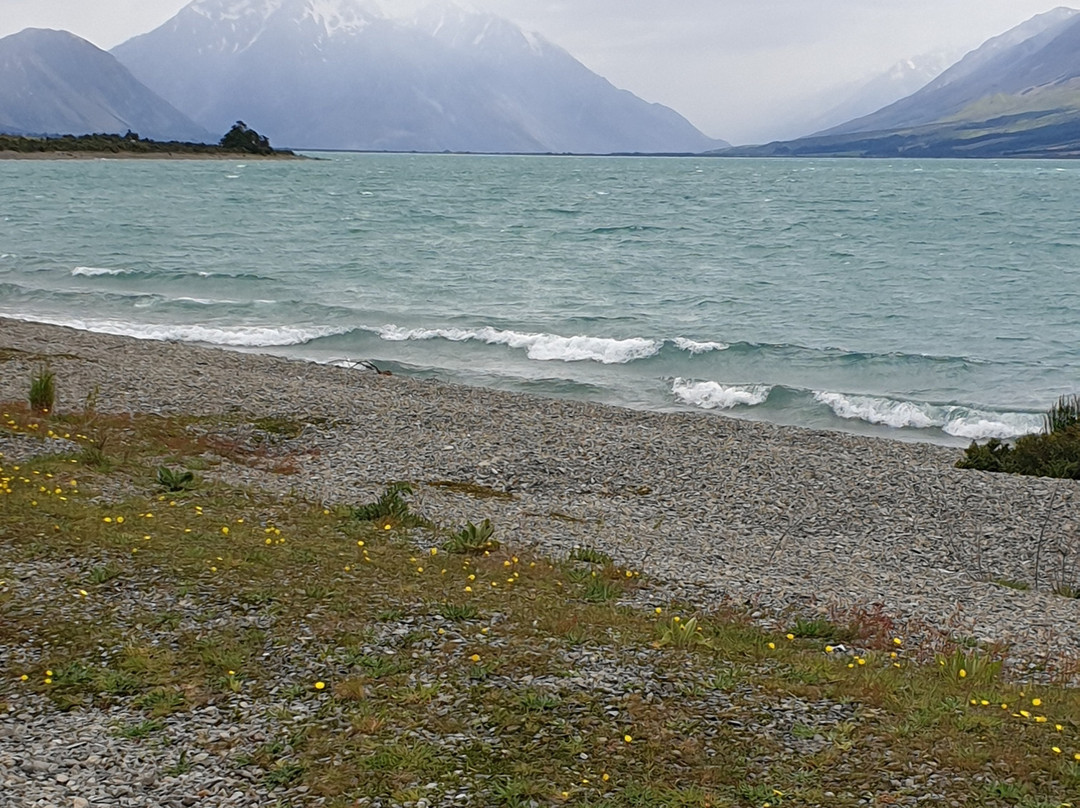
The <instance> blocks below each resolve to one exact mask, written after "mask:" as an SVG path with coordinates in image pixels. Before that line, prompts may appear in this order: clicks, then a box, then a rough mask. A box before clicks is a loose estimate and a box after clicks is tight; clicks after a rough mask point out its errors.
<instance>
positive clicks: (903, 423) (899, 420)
mask: <svg viewBox="0 0 1080 808" xmlns="http://www.w3.org/2000/svg"><path fill="white" fill-rule="evenodd" d="M814 400H815V401H819V402H821V403H822V404H825V405H827V406H828V407H829V408H830V409H832V411H833V412H834V413H836V414H837V415H838V416H839V417H841V418H847V419H858V420H860V421H866V422H868V423H871V424H884V425H885V426H891V427H894V428H896V429H903V428H904V427H914V428H916V429H926V428H928V427H932V426H940V425H941V424H940V423H936V422H935V419H934V418H933V417H932V415H931V414H930V413H929V412H928V410H929V409H931V405H928V404H916V403H914V402H912V401H896V400H893V399H890V398H876V397H874V396H849V395H845V394H843V393H828V392H815V393H814Z"/></svg>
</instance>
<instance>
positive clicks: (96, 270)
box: [71, 267, 131, 277]
mask: <svg viewBox="0 0 1080 808" xmlns="http://www.w3.org/2000/svg"><path fill="white" fill-rule="evenodd" d="M71 274H72V275H85V276H87V277H94V276H96V275H130V274H131V270H130V269H106V268H105V267H75V269H73V270H71Z"/></svg>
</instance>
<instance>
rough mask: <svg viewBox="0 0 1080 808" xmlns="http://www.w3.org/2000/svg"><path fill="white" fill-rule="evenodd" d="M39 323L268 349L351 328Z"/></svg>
mask: <svg viewBox="0 0 1080 808" xmlns="http://www.w3.org/2000/svg"><path fill="white" fill-rule="evenodd" d="M33 319H34V320H35V321H36V322H42V323H49V324H51V325H62V326H67V327H69V328H77V329H80V330H82V331H93V332H96V333H98V334H112V335H114V336H119V337H135V338H137V339H151V340H160V341H168V340H176V341H179V342H203V343H206V344H209V345H223V346H226V347H230V348H269V347H272V346H286V345H303V344H304V343H306V342H311V340H314V339H319V338H320V337H330V336H334V335H335V334H344V333H348V332H349V331H350V330H352V329H349V328H336V327H333V326H317V325H280V326H210V325H189V324H179V323H175V324H174V323H168V324H166V323H161V324H149V323H146V324H140V323H122V322H117V321H115V320H76V319H64V318H56V317H52V318H51V317H38V316H35V317H34V318H33Z"/></svg>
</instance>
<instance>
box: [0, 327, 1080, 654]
mask: <svg viewBox="0 0 1080 808" xmlns="http://www.w3.org/2000/svg"><path fill="white" fill-rule="evenodd" d="M41 358H47V359H48V360H49V361H50V364H51V366H52V368H53V370H54V371H55V373H56V376H57V384H58V398H59V401H58V406H59V407H60V408H61V409H63V408H78V407H81V406H82V403H83V401H84V400H85V399H86V397H87V396H88V395H89V394H90V393H91V391H94V390H96V391H97V406H98V408H99V409H101V410H107V411H139V412H155V413H184V412H189V413H196V414H198V413H230V412H235V413H243V414H245V415H247V416H251V417H265V416H290V417H292V418H294V419H296V420H298V421H301V422H303V423H306V424H307V426H306V427H305V428H304V430H303V432H302V434H300V435H299V436H297V437H295V438H293V439H290V440H283V441H282V442H281V443H280V444H279V445H278V446H277V447H276V450H277V451H278V452H279V453H281V454H282V455H283V456H285V455H288V456H289V457H290V458H291V461H290V462H291V463H293V464H295V465H296V469H295V470H296V471H297V472H298V473H291V474H279V473H273V472H272V471H270V470H268V469H267V470H260V469H258V468H251V467H248V466H239V465H226V464H223V465H222V466H220V467H219V472H220V473H223V474H226V475H228V476H229V477H231V478H232V479H233V480H234V481H237V482H241V483H247V484H252V485H258V486H263V487H267V488H271V489H277V490H282V491H289V490H295V491H297V492H299V493H301V494H303V495H305V496H307V497H311V498H314V499H317V500H320V501H324V502H327V503H356V502H360V501H367V500H368V499H370V498H371V497H372V496H373V495H374V494H377V493H378V492H379V491H381V490H382V488H383V486H384V485H385V484H386V483H387V482H390V481H396V480H409V481H412V482H414V483H418V484H420V492H419V507H421V509H422V510H424V511H425V512H427V513H430V514H432V515H433V516H434V517H435V518H436V519H438V520H439V521H444V522H460V521H463V520H465V519H471V520H473V521H478V520H479V519H483V518H490V519H491V520H492V522H493V523H495V524H496V525H497V526H498V528H499V533H500V536H502V537H503V539H504V540H505V541H507V542H509V543H511V544H512V545H515V546H520V547H531V548H535V549H536V550H538V551H539V552H541V553H544V554H550V555H553V556H558V557H563V556H565V554H566V553H567V552H568V551H569V550H570V549H572V548H573V547H574V546H577V545H590V546H593V547H596V548H598V549H601V550H603V551H604V552H607V553H609V554H611V555H612V556H614V557H615V559H616V560H617V561H619V562H620V563H624V564H629V565H633V566H635V567H637V568H639V569H642V570H643V571H645V572H647V573H648V574H650V575H651V576H653V577H654V578H656V579H657V580H658V583H659V585H661V586H664V587H667V588H669V589H670V591H671V593H672V595H673V596H676V597H679V598H682V599H686V600H687V601H689V602H691V603H695V604H700V605H701V606H703V607H706V608H707V607H708V606H709V605H710V604H715V603H718V602H720V601H724V600H726V601H727V602H728V603H732V602H733V603H736V604H747V605H749V606H750V607H751V608H752V609H753V610H755V611H756V612H759V613H760V616H761V619H763V620H764V621H766V622H767V621H768V620H769V619H771V618H773V617H775V616H779V615H783V614H785V613H787V612H790V611H791V610H797V611H799V612H802V613H807V614H818V613H826V612H828V611H829V610H833V611H834V613H835V612H837V611H839V612H843V611H845V610H850V609H856V610H857V609H860V608H865V607H872V608H877V607H880V608H881V609H882V610H883V611H884V612H885V613H886V614H888V615H889V616H891V617H893V618H894V619H895V620H897V621H899V622H901V623H909V622H910V623H912V624H916V625H923V626H931V627H939V628H940V629H942V630H945V631H948V632H951V633H953V634H954V635H956V636H960V637H970V638H974V639H976V640H979V641H984V642H991V643H1004V644H1007V645H1008V646H1009V648H1010V653H1011V654H1012V656H1013V661H1014V662H1015V663H1016V664H1017V665H1018V666H1021V667H1027V666H1029V665H1041V664H1042V663H1043V662H1049V664H1050V665H1051V666H1052V667H1056V666H1057V663H1060V662H1061V661H1062V660H1064V659H1067V658H1072V657H1076V656H1077V655H1078V654H1080V600H1077V599H1069V598H1065V597H1061V596H1059V595H1055V594H1054V593H1053V592H1052V591H1051V590H1052V589H1053V588H1054V587H1055V586H1058V585H1059V584H1061V583H1065V584H1068V585H1072V586H1078V585H1080V580H1077V576H1078V575H1080V533H1078V526H1077V519H1078V517H1080V484H1077V483H1075V482H1071V481H1054V480H1048V479H1041V478H1039V479H1036V478H1021V477H1010V476H1005V475H993V474H988V473H982V472H972V471H961V470H957V469H955V468H953V464H954V463H955V461H956V459H957V457H958V456H959V455H958V452H957V451H956V450H952V449H944V448H941V447H938V446H933V445H929V444H911V443H901V442H893V441H888V440H881V439H876V438H865V437H861V436H855V435H848V434H843V433H834V432H818V431H810V430H804V429H798V428H792V427H778V426H773V425H769V424H763V423H754V422H748V421H742V420H737V419H732V418H724V417H718V416H716V415H711V414H702V415H698V414H693V413H687V414H679V413H664V414H660V413H649V412H638V411H632V410H626V409H620V408H615V407H609V406H603V405H596V404H588V403H581V402H574V401H560V400H549V399H544V398H537V397H531V396H526V395H520V394H512V393H505V392H500V391H493V390H487V389H481V388H471V387H463V386H457V385H449V384H443V383H439V382H435V381H420V380H415V379H410V378H405V377H400V376H383V375H379V374H376V373H374V372H371V371H365V370H359V369H345V368H338V367H330V366H323V365H318V364H313V363H305V362H297V361H290V360H285V359H281V358H277V357H271V356H266V355H255V354H247V353H239V352H233V351H225V350H216V349H208V348H201V347H196V346H192V345H185V344H176V343H165V342H152V341H144V340H135V339H129V338H125V337H114V336H107V335H100V334H92V333H88V332H83V331H76V330H72V329H67V328H61V327H56V326H49V325H41V324H33V323H26V322H20V321H13V320H4V319H0V359H2V360H3V368H4V372H3V374H0V398H2V399H5V400H11V399H22V398H24V397H25V394H26V387H27V383H28V382H27V380H28V378H29V375H30V373H31V371H32V369H33V367H34V366H35V364H36V363H37V362H38V361H39V360H40V359H41ZM238 437H241V438H243V435H239V436H238ZM3 450H4V449H3V447H0V451H3ZM7 453H8V454H9V455H10V453H11V449H10V448H9V450H8V451H7ZM446 482H452V483H464V484H474V485H479V486H484V487H488V488H492V489H495V490H497V491H502V492H506V493H508V494H511V495H512V497H510V498H484V499H477V498H475V497H471V496H467V495H465V494H463V493H460V492H459V491H455V490H454V488H452V487H450V488H447V487H440V486H436V485H432V484H433V483H446ZM1055 489H1056V495H1055V493H1054V492H1055ZM1040 542H1041V544H1042V549H1041V552H1039V545H1040ZM1037 557H1038V560H1039V567H1040V568H1039V570H1038V580H1037V581H1036V560H1037ZM995 581H1005V582H1014V583H1020V584H1027V585H1028V586H1029V587H1030V589H1029V590H1027V591H1023V590H1020V589H1017V588H1014V587H1013V586H1007V585H1002V584H1000V583H995ZM1021 663H1023V664H1022V665H1021Z"/></svg>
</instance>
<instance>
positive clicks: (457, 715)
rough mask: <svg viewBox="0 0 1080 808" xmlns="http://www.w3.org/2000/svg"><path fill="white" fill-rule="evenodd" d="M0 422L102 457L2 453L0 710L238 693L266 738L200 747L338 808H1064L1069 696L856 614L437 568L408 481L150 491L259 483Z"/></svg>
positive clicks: (177, 436) (471, 556) (425, 519)
mask: <svg viewBox="0 0 1080 808" xmlns="http://www.w3.org/2000/svg"><path fill="white" fill-rule="evenodd" d="M2 411H3V419H2V421H0V424H2V426H0V429H3V430H7V431H11V432H18V433H20V434H28V435H34V436H46V435H48V434H49V433H52V434H54V435H60V436H65V435H66V436H69V439H71V440H74V441H76V442H77V443H79V444H81V445H83V446H93V445H95V444H96V442H98V441H101V440H102V438H103V436H104V435H107V436H108V444H107V445H108V447H109V455H110V457H111V458H112V459H113V462H110V463H109V464H107V465H105V466H99V465H87V464H86V463H85V462H84V461H83V460H81V459H80V457H81V455H80V453H78V452H76V453H74V454H72V455H71V456H66V457H49V458H39V459H35V460H33V461H30V462H24V463H13V462H9V461H6V460H5V459H3V458H0V613H2V614H3V616H4V619H3V620H2V621H0V645H2V646H3V647H5V648H6V649H8V650H9V653H7V654H6V655H5V656H4V657H3V659H0V682H2V683H3V686H2V687H0V694H2V693H4V692H13V693H21V692H34V693H39V694H42V695H44V696H46V697H47V698H49V699H51V700H52V702H53V703H54V704H55V705H56V706H57V708H58V709H64V710H93V709H99V708H108V707H110V706H112V705H127V706H130V707H132V708H134V709H137V710H139V711H141V712H142V713H143V714H144V716H145V719H144V720H141V721H135V722H131V723H128V724H125V725H121V726H117V727H116V730H115V731H116V733H117V734H118V735H119V736H121V737H123V738H125V739H127V740H129V741H131V742H139V743H146V744H151V745H152V744H153V743H155V742H156V740H155V739H156V736H157V735H158V734H159V732H160V728H161V726H162V721H163V719H164V717H166V716H172V718H170V719H169V720H170V721H172V720H175V719H176V718H178V717H181V718H182V716H183V714H184V713H185V712H186V711H188V710H191V709H193V708H196V707H199V706H201V705H205V704H207V703H217V704H222V705H226V706H227V705H230V704H234V703H235V702H234V701H233V700H238V699H243V700H244V701H245V702H246V703H249V704H253V705H255V708H254V709H256V710H258V711H260V712H265V713H266V714H267V715H270V716H272V717H275V718H276V719H278V720H280V725H281V728H282V729H281V734H280V736H279V737H274V738H271V739H269V740H268V741H267V742H266V743H265V744H264V745H262V746H261V747H259V748H258V749H257V750H256V751H255V752H253V753H252V752H250V751H248V752H245V753H244V754H240V752H239V751H237V750H235V749H230V748H229V747H228V746H225V747H217V748H215V750H214V751H215V752H217V753H223V754H225V755H226V756H227V758H228V759H229V761H230V762H231V765H235V766H237V767H245V768H249V769H250V770H251V771H252V772H253V779H254V780H256V781H258V782H261V783H263V784H264V785H265V786H267V787H268V788H271V789H274V790H275V793H277V791H278V790H281V789H288V788H291V787H295V786H297V785H301V784H302V785H305V786H307V787H308V789H309V791H308V792H307V793H308V794H310V795H311V796H312V797H319V798H324V799H325V801H326V803H325V804H326V805H328V806H331V808H344V806H350V805H354V804H356V802H357V801H358V800H361V799H362V798H378V799H382V800H389V801H392V802H398V803H402V802H410V801H411V802H415V801H416V800H418V799H420V798H421V797H425V795H427V794H428V792H427V791H426V788H427V785H428V784H430V783H435V784H437V785H438V788H439V789H440V790H441V791H442V793H446V794H456V793H462V792H464V793H467V794H470V795H471V797H470V799H472V800H473V803H472V804H475V805H484V806H489V805H491V806H500V805H505V806H511V805H530V804H538V805H543V806H549V805H550V806H596V807H597V808H599V806H604V808H620V807H621V806H688V807H689V806H693V807H699V806H700V807H701V808H703V807H704V806H719V805H734V806H763V805H765V804H766V803H768V804H770V805H782V804H783V805H855V804H857V803H858V802H859V801H860V800H867V799H869V800H876V801H877V803H878V804H882V805H886V804H903V802H904V801H905V798H907V797H919V796H924V795H926V794H933V795H934V797H933V798H932V799H933V800H934V801H935V802H938V803H942V804H948V803H949V802H952V801H955V802H956V803H957V804H964V805H981V806H1006V805H1008V806H1014V805H1026V806H1036V805H1059V804H1061V803H1062V802H1063V801H1065V800H1067V799H1070V798H1071V797H1072V796H1073V795H1075V794H1077V793H1080V768H1078V766H1077V762H1078V761H1080V757H1075V756H1080V726H1078V719H1077V716H1080V695H1078V692H1077V690H1075V689H1072V688H1069V687H1066V686H1063V685H1054V684H1052V683H1049V680H1047V681H1043V682H1041V683H1039V684H1033V683H1026V684H1025V683H1022V682H1015V681H1010V680H1007V679H1005V678H1004V677H1003V675H1002V672H1001V660H1000V656H999V655H998V654H997V653H996V652H995V650H994V649H983V648H978V647H962V646H961V645H960V644H956V645H953V646H951V647H945V648H942V647H941V646H940V645H935V646H934V647H933V648H929V647H922V646H920V645H919V644H918V643H916V642H915V641H914V640H911V639H909V638H908V637H905V636H902V635H900V634H899V633H897V628H896V626H895V625H894V624H893V623H892V622H891V621H890V620H889V619H888V617H887V616H886V615H885V614H884V613H882V612H881V611H880V610H872V609H868V610H865V611H863V612H860V613H854V614H847V615H843V616H841V615H831V616H830V619H829V620H825V619H821V618H818V619H809V618H799V619H794V620H793V621H792V623H791V624H790V626H789V627H788V628H787V630H786V631H778V632H767V631H765V630H763V629H761V628H760V627H758V626H756V625H754V624H752V623H751V622H750V621H749V620H748V619H747V618H746V617H745V616H744V615H741V614H739V613H730V614H729V613H702V612H700V611H695V610H690V609H688V608H686V607H682V606H680V605H679V604H670V603H665V602H659V600H656V601H655V602H654V599H653V598H652V596H651V594H650V593H651V591H652V590H651V589H650V584H649V581H648V579H647V578H644V577H642V576H641V574H640V571H638V570H631V569H625V568H621V567H619V566H618V565H616V564H614V563H613V562H612V560H611V559H610V557H608V556H606V555H604V554H601V553H593V552H587V553H582V552H579V553H578V554H577V556H578V557H577V558H574V559H566V560H552V559H546V558H541V557H536V556H531V555H527V554H524V553H515V551H514V550H513V537H512V536H505V537H504V538H505V541H506V543H507V545H509V546H506V545H504V546H495V545H494V544H492V545H488V546H478V547H477V548H475V551H474V552H469V553H464V554H458V553H450V552H447V550H446V548H445V547H444V546H443V544H442V541H443V540H444V538H445V537H444V536H440V535H439V534H438V533H437V532H434V531H433V529H432V528H430V527H428V525H430V524H432V522H431V521H429V520H435V519H437V518H438V514H423V515H422V516H421V515H418V514H415V513H413V512H412V511H411V509H410V507H409V506H410V501H409V500H408V493H409V489H407V488H405V487H402V486H391V487H390V488H388V489H387V490H386V492H385V493H384V495H383V496H382V497H381V498H380V499H379V500H378V501H376V502H375V503H371V504H370V506H367V507H370V510H366V509H365V506H360V507H357V508H352V509H350V508H341V509H338V510H332V509H328V508H324V507H323V506H321V505H318V504H315V503H311V502H305V501H303V500H300V499H297V498H295V497H288V496H286V497H281V496H277V495H271V494H266V493H262V492H260V491H254V490H245V489H239V488H234V487H230V486H228V485H225V484H223V483H220V482H216V481H214V480H213V479H211V478H209V477H208V478H207V479H206V480H205V481H204V482H203V484H202V485H201V486H200V487H199V488H198V489H195V490H179V491H162V489H161V487H160V486H159V485H158V484H157V479H156V476H155V471H156V469H157V468H159V467H160V466H161V463H162V459H163V458H162V451H163V448H162V447H165V449H164V450H165V451H166V452H167V454H168V456H167V458H165V460H166V462H168V463H170V464H173V465H176V466H179V467H184V466H187V465H188V463H189V462H190V461H192V460H194V459H195V458H201V459H202V460H203V462H208V463H211V464H212V463H213V462H214V460H213V458H214V457H224V456H226V455H228V456H229V459H231V460H233V461H234V462H249V463H258V462H262V460H263V457H262V456H261V455H259V454H258V452H255V451H254V450H250V449H249V448H248V447H245V446H242V445H238V444H236V443H235V442H234V441H232V440H230V439H229V438H228V437H227V436H228V434H229V433H230V430H231V429H232V427H233V426H234V425H235V422H229V421H228V420H227V419H223V420H222V421H221V422H220V423H217V422H214V421H213V420H211V419H185V418H171V419H169V418H158V417H151V416H138V415H133V416H105V415H101V414H96V413H90V412H87V413H84V414H82V415H68V414H60V415H57V414H51V415H50V417H49V418H45V417H42V416H36V415H34V414H32V413H31V412H30V411H29V409H28V408H26V407H25V406H24V405H21V404H16V403H12V404H7V405H3V408H2ZM217 452H222V453H226V454H216V453H217ZM208 458H209V459H208ZM361 514H363V515H364V516H365V517H369V518H361ZM388 525H389V527H390V529H387V526H388ZM482 525H483V523H482V522H481V526H482ZM473 527H474V528H475V529H476V532H477V533H478V534H479V533H482V532H486V531H481V530H479V527H478V526H476V525H473ZM487 538H488V539H490V535H489V536H488V537H487ZM586 556H587V557H586ZM125 602H126V603H127V604H128V605H127V606H125V607H121V606H120V605H119V604H122V603H125ZM148 604H168V605H167V606H160V605H148ZM629 604H635V605H629ZM223 616H226V618H227V619H222V617H223ZM103 650H104V652H105V653H103ZM594 675H595V676H598V677H599V678H600V680H602V681H604V682H606V683H607V684H606V685H605V686H604V687H594V686H592V685H591V684H589V683H590V682H592V681H593V679H592V678H591V677H593V676H594ZM24 677H25V678H24ZM616 682H617V683H618V684H614V683H616ZM2 701H3V698H2V697H0V702H2ZM298 704H303V705H305V706H306V707H310V708H312V709H310V711H304V712H300V711H296V710H294V709H293V708H294V707H295V706H296V705H298ZM792 715H795V716H797V718H796V719H795V720H792V719H791V716H792ZM298 716H305V717H298ZM188 759H189V757H187V756H185V757H182V758H181V759H180V762H179V763H178V764H177V765H176V766H175V767H174V768H175V770H176V773H182V772H183V771H186V770H188V769H190V763H188V762H187V761H188ZM931 777H933V780H932V782H931V781H930V778H931ZM911 784H914V785H911ZM829 795H831V796H829Z"/></svg>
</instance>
